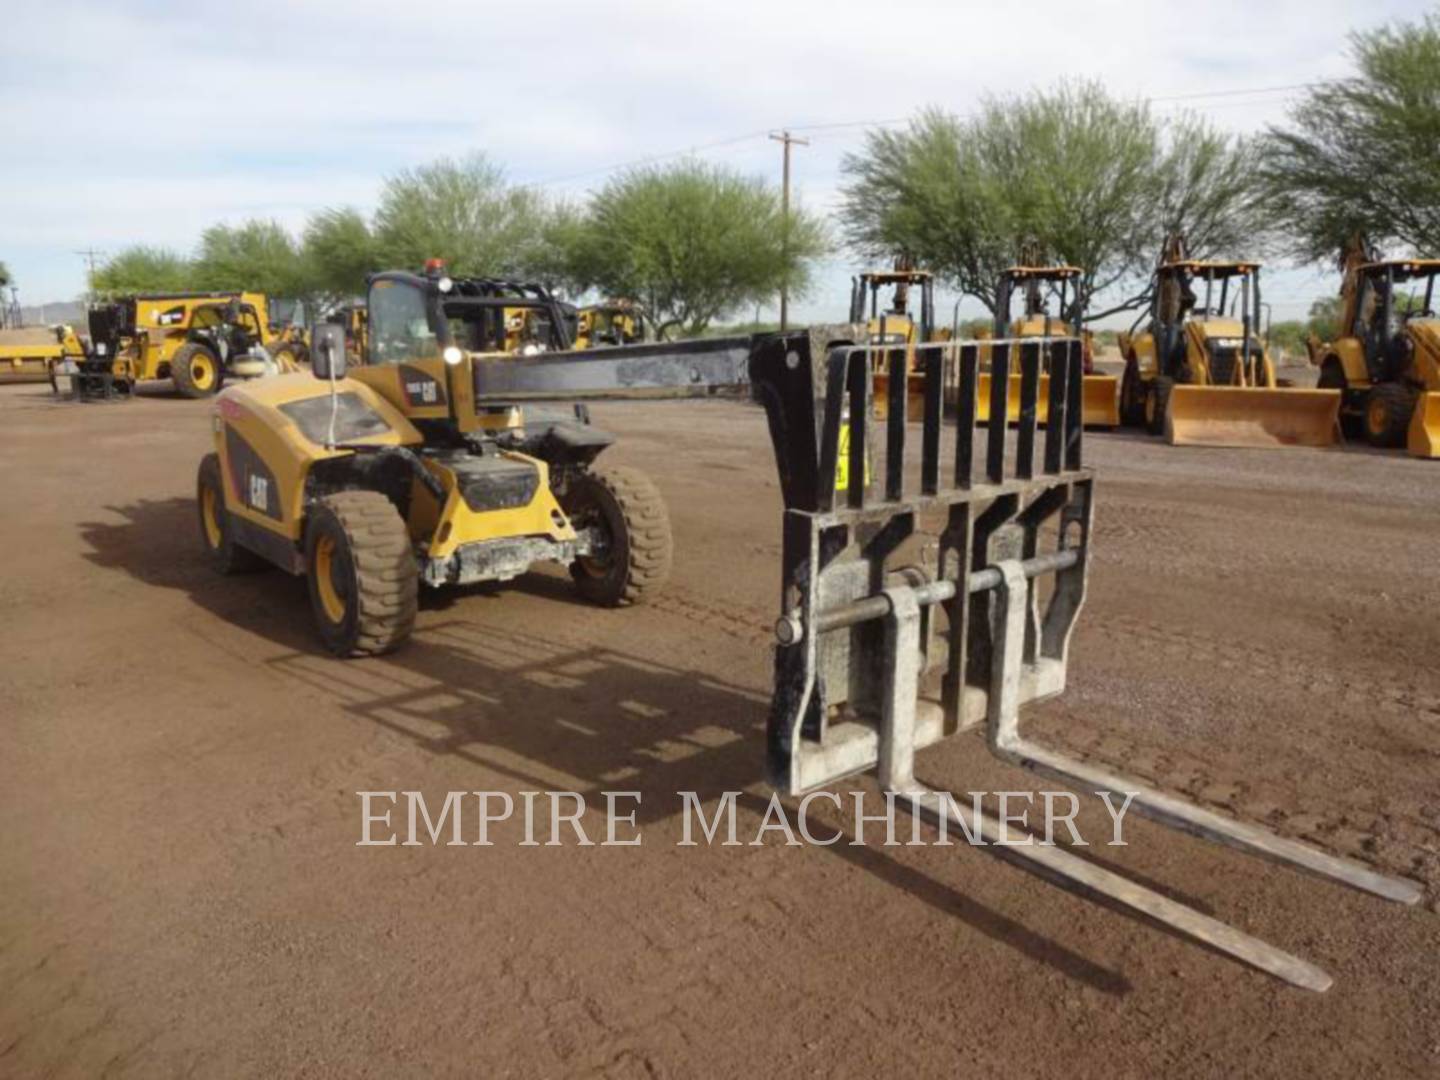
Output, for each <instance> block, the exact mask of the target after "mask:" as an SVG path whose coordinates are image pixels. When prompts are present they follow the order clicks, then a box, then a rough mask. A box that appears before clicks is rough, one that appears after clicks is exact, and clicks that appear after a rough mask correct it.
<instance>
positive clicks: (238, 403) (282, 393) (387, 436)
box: [212, 373, 422, 541]
mask: <svg viewBox="0 0 1440 1080" xmlns="http://www.w3.org/2000/svg"><path fill="white" fill-rule="evenodd" d="M336 392H337V393H341V394H355V395H357V396H358V397H359V398H360V399H361V401H362V402H363V403H364V404H365V405H367V406H369V408H370V409H372V410H373V411H374V412H376V413H378V414H379V415H380V417H381V418H382V419H383V420H384V421H385V423H386V425H387V426H388V427H389V430H388V431H386V432H385V433H383V434H378V435H371V436H367V437H364V438H358V439H355V440H353V441H354V443H355V444H357V445H367V446H418V445H419V444H420V443H421V442H422V439H421V436H420V433H419V432H418V431H416V430H415V428H414V426H413V425H412V424H411V423H410V422H409V421H408V420H406V419H405V417H404V416H403V415H402V414H401V413H400V412H399V411H398V410H396V409H395V408H394V407H393V406H392V405H391V404H390V403H389V402H388V401H386V400H385V399H384V398H383V397H382V396H381V395H379V394H377V393H376V392H375V391H374V390H373V389H371V388H370V387H369V386H366V385H365V384H364V383H361V382H359V381H357V380H355V379H350V378H345V379H340V380H338V381H337V383H336ZM329 396H330V385H329V383H326V382H321V381H319V380H317V379H315V378H314V377H313V376H311V375H309V374H305V373H298V374H293V375H277V376H276V377H275V378H273V379H260V380H257V381H255V382H249V383H244V384H242V385H238V386H234V387H231V388H229V389H227V390H224V391H222V392H221V393H220V395H219V396H218V397H216V399H215V404H214V406H213V412H212V414H213V416H214V423H215V449H216V451H217V452H218V453H219V455H220V466H221V475H222V476H223V477H224V480H225V507H226V509H227V510H228V511H230V512H231V513H233V514H235V515H236V516H238V517H240V518H243V519H244V520H246V521H248V522H250V523H252V524H254V525H258V526H259V527H261V528H263V529H266V530H268V531H270V532H272V533H276V534H279V535H281V536H284V537H286V538H287V539H290V540H295V541H298V540H299V539H300V532H301V527H302V518H303V502H304V494H305V477H306V475H307V474H308V472H309V471H310V468H311V466H312V465H314V463H315V462H317V461H322V460H325V459H327V458H334V457H341V456H344V455H347V454H349V453H350V451H348V450H344V449H335V450H327V449H326V448H325V446H324V445H323V444H320V443H316V442H313V441H312V440H310V439H308V438H306V437H305V435H303V434H302V433H301V431H300V428H299V427H298V426H297V424H296V423H295V421H294V420H292V419H291V418H290V417H289V416H287V415H286V414H285V413H284V412H282V411H281V406H283V405H290V404H294V403H296V402H301V401H307V400H312V399H316V398H323V399H327V400H328V398H329ZM227 429H229V430H230V431H232V432H233V436H227ZM232 437H233V438H235V439H239V440H241V441H242V442H243V446H244V448H245V450H244V458H245V459H244V460H240V458H239V457H238V456H236V455H237V452H239V451H240V449H241V448H240V447H239V446H237V445H236V444H234V443H232V442H231V438H232ZM251 455H253V459H252V458H251ZM272 484H273V486H274V496H275V501H274V503H270V501H269V496H270V491H269V490H268V489H269V487H270V485H272ZM256 485H259V486H256ZM265 505H271V506H274V507H275V508H276V509H277V510H278V514H273V515H272V514H270V513H267V512H265V511H264V510H263V509H259V508H257V507H259V506H265Z"/></svg>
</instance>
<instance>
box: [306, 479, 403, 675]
mask: <svg viewBox="0 0 1440 1080" xmlns="http://www.w3.org/2000/svg"><path fill="white" fill-rule="evenodd" d="M327 540H328V541H329V542H330V544H331V545H332V546H331V548H330V551H331V554H330V559H331V571H330V580H331V583H332V587H333V589H334V591H335V593H337V594H338V598H339V600H340V601H341V603H342V604H343V614H342V615H341V617H340V618H339V619H338V620H335V619H332V618H331V617H330V616H329V615H328V614H327V612H326V610H325V605H324V601H323V600H322V598H321V586H320V583H319V582H318V580H317V573H316V568H317V559H316V551H317V549H318V548H319V547H320V546H321V543H322V541H327ZM305 564H306V566H307V568H308V569H309V573H307V574H306V582H307V586H308V589H309V593H310V609H311V611H312V612H313V614H314V617H315V627H316V630H317V632H318V633H319V635H320V640H321V641H322V642H323V643H324V644H325V647H326V648H327V649H329V650H330V651H331V652H332V653H334V654H335V655H336V656H341V657H347V656H378V655H379V654H380V653H386V652H389V651H390V650H391V649H394V648H396V647H397V646H398V645H400V644H401V643H402V642H403V641H404V640H405V639H406V638H407V637H409V636H410V631H411V630H412V629H413V628H414V626H415V608H416V605H417V603H418V599H419V596H418V594H419V581H420V577H419V568H418V567H417V565H416V562H415V553H414V551H413V550H412V549H411V544H410V533H409V532H408V530H407V529H406V528H405V521H404V519H403V518H401V517H400V512H399V511H398V510H396V509H395V506H394V504H393V503H391V502H390V500H389V499H387V498H386V497H385V496H384V495H381V494H380V493H379V492H378V491H341V492H338V493H336V494H334V495H327V496H325V498H323V499H320V500H319V501H318V502H317V503H315V504H314V506H312V507H311V509H310V512H309V515H308V519H307V521H306V524H305Z"/></svg>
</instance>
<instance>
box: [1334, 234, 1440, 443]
mask: <svg viewBox="0 0 1440 1080" xmlns="http://www.w3.org/2000/svg"><path fill="white" fill-rule="evenodd" d="M1344 268H1345V279H1344V283H1343V284H1342V286H1341V296H1342V297H1343V299H1344V304H1343V312H1342V316H1341V320H1342V321H1341V330H1342V333H1341V335H1340V337H1339V338H1337V339H1336V340H1335V341H1333V342H1329V343H1326V344H1321V345H1315V346H1312V348H1311V359H1312V362H1314V363H1317V364H1319V366H1320V381H1319V385H1320V386H1322V387H1326V388H1328V389H1330V390H1332V391H1334V392H1338V393H1339V394H1340V397H1341V401H1342V405H1341V416H1342V418H1343V419H1344V420H1346V422H1347V424H1348V425H1351V426H1355V427H1358V428H1359V429H1360V430H1361V432H1363V434H1364V436H1365V438H1366V440H1367V441H1369V443H1370V444H1371V445H1372V446H1382V447H1396V446H1405V447H1407V448H1408V449H1409V452H1410V454H1411V455H1412V456H1414V457H1422V458H1435V457H1440V320H1437V319H1436V316H1435V306H1434V305H1435V279H1436V277H1437V276H1440V259H1389V260H1381V259H1377V258H1375V257H1374V255H1373V253H1371V252H1370V251H1369V250H1368V247H1367V245H1366V244H1365V243H1364V241H1363V240H1361V239H1359V238H1356V239H1355V240H1354V241H1352V242H1351V244H1350V246H1349V249H1348V250H1347V252H1346V255H1345V264H1344ZM1422 284H1423V292H1421V293H1418V294H1415V295H1412V296H1411V297H1409V298H1408V302H1407V301H1406V299H1405V298H1402V297H1401V296H1400V295H1397V292H1396V290H1397V289H1398V288H1399V287H1400V286H1402V285H1422Z"/></svg>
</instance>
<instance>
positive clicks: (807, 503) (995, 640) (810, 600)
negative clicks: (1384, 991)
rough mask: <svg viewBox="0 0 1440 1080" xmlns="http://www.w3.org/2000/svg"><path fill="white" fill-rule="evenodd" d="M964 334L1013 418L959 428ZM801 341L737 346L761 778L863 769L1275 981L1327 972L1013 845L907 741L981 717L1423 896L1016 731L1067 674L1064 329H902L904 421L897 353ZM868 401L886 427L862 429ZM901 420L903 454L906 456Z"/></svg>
mask: <svg viewBox="0 0 1440 1080" xmlns="http://www.w3.org/2000/svg"><path fill="white" fill-rule="evenodd" d="M982 349H984V350H985V352H986V353H987V354H988V359H989V361H990V365H991V372H990V373H991V376H992V377H991V378H990V379H989V380H988V384H989V385H988V389H989V391H990V396H991V399H992V400H991V401H990V402H989V406H990V408H989V411H988V415H989V416H1005V415H1006V410H1005V404H1006V402H1005V397H1006V394H1007V389H1008V385H1009V383H1010V378H1009V376H1010V375H1011V372H1012V369H1017V368H1018V373H1019V383H1020V405H1019V422H1018V426H1017V427H1016V428H1015V429H1013V431H1012V430H1010V429H1008V428H1007V425H1005V424H1003V423H994V424H989V425H987V426H986V427H985V428H983V429H979V428H978V421H977V418H978V416H979V415H980V414H981V413H982V410H980V408H979V405H980V402H979V400H978V388H979V386H980V385H981V379H980V369H981V360H982V354H981V350H982ZM813 352H814V350H813V348H812V341H811V339H810V337H809V336H807V335H805V334H791V335H782V336H778V337H772V338H769V339H766V340H762V341H759V342H758V343H757V345H756V348H755V351H754V352H753V353H752V356H751V361H750V377H751V382H752V384H753V387H754V392H755V396H756V397H757V398H758V399H759V400H760V401H761V402H762V403H763V404H764V406H765V408H766V412H767V417H768V420H769V426H770V434H771V439H772V442H773V443H774V448H775V455H776V462H777V466H778V469H779V475H780V486H781V492H782V496H783V499H784V507H785V509H784V521H783V554H782V560H783V569H782V585H781V604H780V616H779V619H778V620H777V622H776V627H775V632H776V639H777V646H776V653H775V693H774V698H773V701H772V704H771V711H770V716H769V722H768V727H767V771H768V774H769V777H770V781H771V783H772V784H773V785H774V786H775V787H776V788H777V789H779V790H780V791H782V792H784V793H786V794H790V795H796V794H800V793H802V792H805V791H809V790H811V789H814V788H816V787H819V786H822V785H824V784H828V783H831V782H833V781H836V780H840V779H842V778H844V777H847V776H851V775H854V774H856V773H860V772H864V771H867V770H870V769H875V770H877V772H878V774H879V781H880V784H881V786H882V787H883V788H884V789H885V790H886V791H887V793H893V794H894V796H895V798H896V801H897V804H898V805H900V806H901V807H902V808H904V809H906V810H908V811H909V812H912V813H914V814H917V815H919V816H920V817H922V818H924V819H927V820H929V821H931V822H932V823H938V822H939V821H940V819H942V818H944V819H946V821H947V823H948V824H951V825H958V826H960V827H962V828H965V829H966V831H967V832H968V833H970V834H971V835H979V836H980V837H981V838H982V839H984V840H985V842H986V843H987V844H993V843H994V842H995V841H997V840H1002V839H1003V840H1007V841H1010V842H1014V841H1019V842H1020V844H1021V845H1022V846H1003V847H1000V848H991V849H990V850H994V851H996V852H997V853H1001V854H1004V855H1005V856H1006V857H1007V858H1010V859H1012V860H1014V861H1016V862H1017V863H1019V864H1020V865H1021V866H1022V867H1024V868H1026V869H1029V870H1031V871H1032V872H1035V873H1038V874H1040V875H1042V876H1044V877H1046V878H1048V879H1050V880H1052V881H1056V882H1058V883H1060V884H1062V885H1065V886H1068V887H1072V888H1076V889H1078V890H1081V891H1084V892H1087V893H1090V894H1099V895H1101V896H1104V897H1107V898H1108V899H1110V900H1112V901H1114V902H1117V903H1119V904H1121V905H1124V906H1125V907H1127V908H1129V909H1130V910H1132V911H1134V912H1137V913H1139V914H1142V915H1145V916H1147V917H1149V918H1150V919H1153V920H1155V921H1158V922H1160V923H1162V924H1164V925H1166V926H1168V927H1170V928H1171V929H1174V930H1176V931H1178V932H1180V933H1182V934H1184V935H1186V936H1189V937H1191V938H1193V939H1196V940H1198V941H1200V942H1202V943H1204V944H1207V945H1209V946H1211V947H1213V948H1215V949H1217V950H1219V951H1221V952H1224V953H1227V954H1228V955H1230V956H1232V957H1235V958H1236V959H1238V960H1241V961H1243V962H1245V963H1247V964H1250V965H1252V966H1254V967H1257V968H1260V969H1262V970H1264V971H1267V972H1269V973H1271V974H1272V975H1275V976H1277V977H1278V978H1281V979H1283V980H1285V981H1287V982H1289V983H1292V984H1294V985H1297V986H1301V987H1305V988H1308V989H1311V990H1324V989H1326V988H1327V987H1328V986H1329V985H1330V982H1331V980H1330V977H1329V976H1328V975H1326V974H1325V973H1324V972H1323V971H1321V970H1320V969H1318V968H1316V967H1314V966H1313V965H1311V964H1309V963H1307V962H1306V961H1304V960H1301V959H1299V958H1297V957H1294V956H1291V955H1289V954H1287V953H1285V952H1283V951H1281V950H1279V949H1276V948H1274V947H1272V946H1270V945H1267V944H1265V943H1264V942H1262V941H1259V940H1257V939H1255V938H1253V937H1250V936H1249V935H1247V934H1244V933H1242V932H1240V931H1238V930H1235V929H1232V928H1231V927H1229V926H1226V925H1225V924H1224V923H1221V922H1219V921H1218V920H1216V919H1213V918H1210V917H1209V916H1206V915H1203V914H1201V913H1200V912H1197V911H1195V910H1193V909H1192V908H1189V907H1186V906H1185V905H1183V904H1179V903H1176V902H1175V901H1173V900H1170V899H1168V898H1167V897H1165V896H1162V895H1160V894H1159V893H1157V892H1155V891H1153V890H1151V889H1148V888H1145V887H1143V886H1140V885H1137V884H1135V883H1133V882H1131V881H1129V880H1128V879H1126V878H1124V877H1122V876H1120V875H1118V874H1115V873H1112V872H1110V871H1108V870H1104V869H1101V868H1100V867H1099V866H1097V865H1096V864H1094V863H1092V862H1090V861H1088V860H1084V859H1081V858H1079V857H1078V856H1076V855H1073V854H1071V853H1070V852H1069V851H1067V850H1065V849H1063V848H1059V847H1050V846H1042V845H1032V844H1026V843H1025V834H1023V833H1019V832H1017V830H1015V829H1013V828H1012V827H1011V826H1009V825H1008V824H1006V823H1004V822H1002V821H1000V820H999V819H996V818H994V817H992V816H990V815H988V814H985V813H981V814H978V815H975V814H973V813H972V812H971V811H967V810H966V809H962V808H961V806H960V805H958V803H957V800H955V799H954V798H953V797H951V796H950V795H949V793H948V792H937V791H933V790H931V789H929V788H927V787H925V786H924V785H922V784H920V783H919V782H918V781H917V780H916V779H915V774H914V761H915V754H916V751H917V750H920V749H923V748H924V747H926V746H929V745H932V744H934V743H936V742H938V741H940V740H941V739H943V738H945V737H947V736H950V735H953V734H955V733H957V732H959V731H962V730H964V729H967V728H970V727H974V726H978V725H982V724H983V725H984V726H985V731H986V735H987V745H988V747H989V749H990V751H991V752H992V753H993V754H995V755H996V756H998V757H1000V758H1002V759H1004V760H1006V761H1009V762H1012V763H1015V764H1018V765H1022V766H1025V767H1026V768H1029V769H1032V770H1035V771H1037V772H1040V773H1043V774H1045V775H1047V776H1050V777H1052V778H1055V779H1057V780H1060V781H1061V782H1064V783H1066V784H1068V785H1070V786H1072V787H1075V788H1076V789H1078V790H1081V791H1094V792H1100V791H1113V792H1117V793H1120V792H1123V793H1126V794H1131V795H1133V800H1132V802H1131V804H1130V805H1131V806H1132V807H1133V808H1134V809H1135V810H1136V811H1137V812H1139V813H1141V814H1144V815H1145V816H1148V817H1151V818H1153V819H1155V820H1157V821H1159V822H1161V823H1163V824H1166V825H1169V826H1171V827H1174V828H1178V829H1181V830H1183V831H1186V832H1189V833H1192V834H1195V835H1198V836H1202V837H1205V838H1207V839H1211V840H1215V841H1218V842H1220V843H1224V844H1227V845H1230V846H1234V847H1237V848H1240V849H1242V850H1245V851H1249V852H1250V853H1252V854H1258V855H1262V856H1265V857H1267V858H1270V859H1272V860H1275V861H1278V862H1281V863H1285V864H1288V865H1290V866H1294V867H1297V868H1300V869H1303V870H1307V871H1309V872H1311V873H1314V874H1317V875H1320V876H1322V877H1327V878H1330V879H1332V880H1335V881H1339V882H1341V883H1343V884H1346V885H1349V886H1351V887H1353V888H1356V889H1360V890H1362V891H1365V892H1369V893H1372V894H1374V895H1377V896H1381V897H1384V898H1386V899H1389V900H1394V901H1398V902H1400V903H1405V904H1414V903H1416V902H1417V901H1418V900H1419V898H1420V895H1421V890H1420V888H1419V887H1418V886H1417V885H1415V884H1414V883H1413V882H1410V881H1406V880H1402V879H1396V878H1390V877H1386V876H1384V875H1381V874H1378V873H1376V872H1374V871H1372V870H1370V869H1369V868H1367V867H1366V866H1364V865H1363V864H1360V863H1358V862H1355V861H1352V860H1349V859H1343V858H1338V857H1335V856H1332V855H1329V854H1327V853H1325V852H1323V851H1320V850H1319V849H1316V848H1313V847H1310V846H1309V845H1306V844H1301V843H1297V842H1295V841H1293V840H1288V839H1285V838H1282V837H1280V836H1277V835H1275V834H1273V833H1271V832H1268V831H1267V830H1264V829H1261V828H1258V827H1255V826H1252V825H1248V824H1246V823H1243V822H1239V821H1235V820H1232V819H1230V818H1226V817H1223V816H1221V815H1218V814H1214V813H1211V812H1210V811H1207V810H1204V809H1202V808H1200V807H1197V806H1194V805H1192V804H1190V803H1187V802H1184V801H1183V800H1180V799H1176V798H1174V797H1172V796H1169V795H1166V794H1164V793H1162V792H1159V791H1155V790H1153V789H1150V788H1148V787H1146V786H1145V785H1144V784H1142V783H1140V782H1139V781H1137V780H1134V779H1130V778H1127V777H1124V776H1119V775H1112V774H1109V773H1107V772H1104V771H1103V770H1100V769H1096V768H1092V767H1091V766H1089V765H1087V764H1085V763H1084V762H1082V761H1079V760H1076V759H1073V758H1071V757H1068V756H1066V755H1065V754H1063V753H1060V752H1058V751H1055V750H1052V749H1049V748H1046V747H1043V746H1041V745H1038V744H1036V743H1033V742H1030V741H1029V740H1026V739H1025V738H1024V737H1023V736H1022V735H1021V733H1020V727H1019V714H1020V709H1021V706H1023V705H1026V704H1029V703H1031V702H1037V701H1041V700H1044V699H1046V698H1049V697H1053V696H1054V695H1056V694H1059V693H1060V692H1061V691H1063V690H1064V688H1065V681H1066V667H1067V654H1068V647H1069V642H1070V636H1071V634H1072V632H1073V630H1074V627H1075V622H1076V619H1077V618H1078V616H1079V614H1080V610H1081V607H1082V606H1083V603H1084V599H1085V587H1086V577H1087V572H1088V556H1089V545H1090V537H1091V528H1092V519H1093V498H1094V477H1093V474H1092V473H1091V471H1090V470H1089V469H1088V468H1086V467H1085V466H1084V465H1083V461H1082V456H1083V437H1084V433H1083V399H1082V381H1081V380H1082V376H1083V367H1082V365H1083V361H1082V345H1081V343H1080V342H1079V341H1078V340H1063V339H1062V340H1054V341H1036V340H1033V339H1031V340H1001V341H985V342H983V343H982V342H978V341H968V342H949V343H944V344H935V345H924V346H920V347H918V349H917V350H916V354H917V355H916V365H917V367H919V368H920V369H921V370H922V371H923V373H924V392H923V395H922V396H921V397H920V399H919V401H918V402H917V404H918V405H919V409H918V411H919V413H920V415H919V416H918V417H910V416H907V400H906V399H907V397H908V395H907V393H906V391H905V387H906V378H905V373H906V363H907V358H906V350H905V349H903V348H898V347H889V348H887V347H885V346H883V345H880V346H853V345H848V344H841V345H835V346H832V347H829V348H828V349H827V350H826V354H825V355H824V356H823V357H819V356H815V355H813ZM877 370H878V371H880V372H882V373H884V374H886V375H888V378H887V379H885V380H883V382H884V384H885V386H886V388H887V389H886V396H887V397H888V399H889V400H887V401H885V402H882V403H881V405H882V407H881V408H880V409H879V410H876V408H875V405H876V404H877V403H876V402H875V401H874V400H873V391H872V378H873V375H872V373H873V372H874V371H877ZM1047 371H1048V373H1049V378H1048V380H1044V382H1043V385H1045V401H1044V405H1045V410H1046V415H1047V423H1046V425H1045V428H1044V433H1043V442H1040V441H1038V423H1037V419H1038V417H1037V413H1038V411H1039V406H1040V388H1041V386H1042V379H1041V375H1042V373H1043V372H1047ZM890 388H896V389H895V390H894V392H891V390H890ZM877 411H879V412H880V413H882V414H883V415H884V420H883V429H882V430H877V431H875V432H874V433H873V434H872V432H871V430H870V429H871V426H872V418H873V417H874V416H875V413H876V412H877ZM915 421H918V426H917V425H916V424H915V423H914V422H915ZM877 426H879V425H877ZM847 427H848V434H849V438H848V440H844V442H842V439H841V434H842V429H845V428H847ZM981 431H983V436H982V435H981V434H980V432H981ZM916 435H918V436H919V447H920V450H919V455H918V461H917V460H915V459H914V455H913V454H908V455H907V450H909V449H910V445H911V444H912V443H913V442H914V437H915V436H916ZM845 443H848V446H847V447H846V451H845V452H846V453H847V454H848V460H847V461H846V462H844V463H843V464H842V462H841V461H840V460H839V458H840V454H841V452H842V451H841V447H842V445H845ZM872 450H873V451H875V452H876V453H877V454H879V455H881V456H882V457H883V468H882V469H880V470H877V471H878V472H879V473H880V475H879V476H877V477H875V478H874V481H873V482H856V481H855V480H853V479H852V480H851V482H848V483H841V484H840V485H839V488H838V489H837V477H845V476H846V475H848V477H850V478H859V477H866V478H867V480H869V477H870V473H869V466H870V462H871V456H870V453H871V451H872ZM917 465H918V469H917V468H916V467H915V466H917ZM918 540H925V541H928V544H929V548H930V549H931V550H933V551H934V553H935V556H934V558H933V560H925V559H923V558H922V560H921V562H920V563H919V564H916V563H915V562H914V561H907V554H906V553H907V551H909V552H913V550H914V548H915V546H916V541H918ZM927 561H930V562H933V566H930V567H927V566H926V565H924V564H925V563H926V562H927ZM937 677H938V678H937ZM937 682H938V688H937V686H936V683H937Z"/></svg>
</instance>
